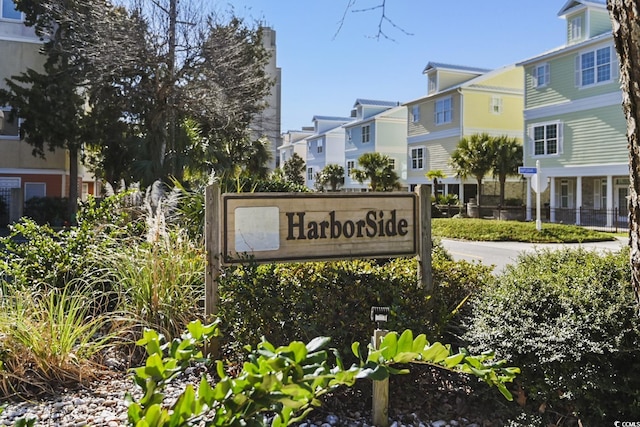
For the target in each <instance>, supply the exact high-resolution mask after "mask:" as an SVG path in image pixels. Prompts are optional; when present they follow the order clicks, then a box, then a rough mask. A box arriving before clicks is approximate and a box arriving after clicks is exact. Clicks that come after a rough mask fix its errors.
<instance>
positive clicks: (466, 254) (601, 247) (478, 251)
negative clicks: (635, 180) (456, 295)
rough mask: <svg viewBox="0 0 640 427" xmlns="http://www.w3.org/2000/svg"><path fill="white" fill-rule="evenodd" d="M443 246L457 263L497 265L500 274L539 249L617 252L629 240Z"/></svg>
mask: <svg viewBox="0 0 640 427" xmlns="http://www.w3.org/2000/svg"><path fill="white" fill-rule="evenodd" d="M440 241H441V242H442V245H443V246H444V247H445V249H446V250H447V251H448V252H449V253H450V254H451V256H452V257H453V259H455V260H456V261H459V260H466V261H469V262H480V263H482V264H485V265H491V264H493V265H495V266H496V268H495V270H494V271H495V273H499V272H500V271H502V270H503V269H504V267H505V266H506V265H507V264H512V263H514V262H515V260H516V259H517V258H518V255H520V254H521V253H527V252H533V251H535V250H538V249H551V250H554V249H561V248H568V247H569V248H578V247H583V248H585V249H588V250H595V251H598V252H606V251H617V250H618V249H620V248H621V247H623V246H626V245H627V239H626V238H622V239H618V240H615V241H610V242H590V243H562V244H556V243H536V244H532V243H519V242H471V241H462V240H452V239H441V240H440Z"/></svg>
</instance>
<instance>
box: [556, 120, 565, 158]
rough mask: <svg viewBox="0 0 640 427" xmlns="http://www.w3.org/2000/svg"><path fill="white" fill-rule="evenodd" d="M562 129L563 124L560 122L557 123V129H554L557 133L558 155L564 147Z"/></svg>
mask: <svg viewBox="0 0 640 427" xmlns="http://www.w3.org/2000/svg"><path fill="white" fill-rule="evenodd" d="M562 128H563V124H562V122H559V123H558V125H557V127H556V131H557V132H558V134H557V137H558V154H562V151H563V150H562V147H563V145H564V143H563V139H564V138H563V137H562Z"/></svg>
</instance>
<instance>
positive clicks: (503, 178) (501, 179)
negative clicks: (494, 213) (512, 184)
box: [498, 176, 507, 207]
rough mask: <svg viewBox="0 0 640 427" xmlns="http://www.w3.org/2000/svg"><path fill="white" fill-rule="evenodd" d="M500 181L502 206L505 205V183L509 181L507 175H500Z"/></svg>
mask: <svg viewBox="0 0 640 427" xmlns="http://www.w3.org/2000/svg"><path fill="white" fill-rule="evenodd" d="M498 181H499V182H500V206H501V207H502V206H504V187H505V184H506V183H507V177H506V176H505V177H502V176H501V177H500V178H498Z"/></svg>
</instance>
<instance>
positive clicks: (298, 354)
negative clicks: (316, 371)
mask: <svg viewBox="0 0 640 427" xmlns="http://www.w3.org/2000/svg"><path fill="white" fill-rule="evenodd" d="M289 348H290V349H291V352H292V353H293V360H294V361H295V362H296V363H301V362H302V361H303V360H304V359H305V358H306V357H307V346H305V345H304V344H303V343H301V342H300V341H294V342H292V343H291V344H289Z"/></svg>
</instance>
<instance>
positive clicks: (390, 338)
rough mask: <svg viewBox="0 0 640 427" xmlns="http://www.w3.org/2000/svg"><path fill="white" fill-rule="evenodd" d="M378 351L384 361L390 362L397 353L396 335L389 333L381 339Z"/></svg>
mask: <svg viewBox="0 0 640 427" xmlns="http://www.w3.org/2000/svg"><path fill="white" fill-rule="evenodd" d="M380 349H381V350H382V356H383V357H384V358H385V360H391V359H393V357H394V356H395V355H396V353H397V352H398V334H397V333H395V332H389V333H388V334H387V335H385V337H384V338H383V339H382V343H381V344H380Z"/></svg>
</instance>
